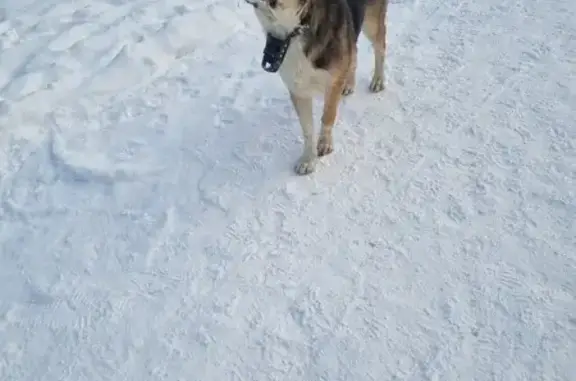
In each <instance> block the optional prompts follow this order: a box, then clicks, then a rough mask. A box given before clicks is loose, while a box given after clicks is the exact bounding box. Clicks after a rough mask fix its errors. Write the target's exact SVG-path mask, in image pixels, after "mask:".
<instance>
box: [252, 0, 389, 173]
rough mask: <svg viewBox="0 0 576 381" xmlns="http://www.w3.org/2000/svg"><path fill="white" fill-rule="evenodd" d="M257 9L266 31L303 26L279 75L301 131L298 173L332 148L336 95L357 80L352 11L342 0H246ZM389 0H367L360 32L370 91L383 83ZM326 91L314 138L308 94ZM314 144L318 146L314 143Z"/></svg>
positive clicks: (348, 89)
mask: <svg viewBox="0 0 576 381" xmlns="http://www.w3.org/2000/svg"><path fill="white" fill-rule="evenodd" d="M246 1H248V2H250V3H251V4H252V5H254V6H255V8H256V14H257V17H258V19H259V21H260V23H261V24H262V27H263V29H264V30H265V32H267V33H272V34H274V35H276V36H277V37H285V36H287V35H288V34H289V33H290V32H291V31H292V30H294V28H296V27H297V26H298V25H299V23H301V24H302V25H306V26H307V30H306V31H305V33H304V34H303V35H302V36H299V37H297V38H295V39H294V40H293V42H292V44H291V46H290V48H289V49H288V52H287V55H286V59H285V61H284V64H283V65H282V66H281V67H280V71H279V74H280V76H281V78H282V80H283V81H284V83H285V84H286V86H287V87H288V89H289V91H290V98H291V100H292V104H293V106H294V108H295V109H296V113H297V115H298V119H299V121H300V125H301V127H302V132H303V136H304V152H303V154H302V157H301V158H300V160H299V161H298V163H297V165H296V168H295V169H296V172H297V173H299V174H308V173H310V172H312V171H314V168H315V163H316V161H317V158H318V157H321V156H324V155H327V154H329V153H331V152H332V151H333V141H332V129H333V127H334V124H335V122H336V119H337V114H338V108H339V105H340V100H341V97H342V96H343V95H349V94H351V93H352V92H353V90H354V86H355V83H356V78H355V77H356V76H355V72H356V66H357V46H356V37H355V33H354V27H353V22H352V20H353V19H352V16H351V13H350V10H349V8H348V6H347V5H346V4H347V3H346V0H246ZM387 5H388V0H369V1H368V4H367V6H366V9H365V14H364V21H363V24H362V32H363V34H364V35H365V36H366V37H367V38H368V39H369V40H370V42H371V44H372V47H373V50H374V74H373V76H372V80H371V83H370V87H369V88H370V90H371V91H372V92H378V91H382V90H383V89H384V85H385V77H384V65H385V54H386V11H387ZM318 91H321V93H323V96H324V107H323V112H322V118H321V121H322V127H321V131H320V135H319V138H318V142H317V144H313V143H314V135H313V129H314V128H313V121H312V118H313V116H312V97H313V95H314V94H315V93H317V92H318ZM314 146H316V147H314Z"/></svg>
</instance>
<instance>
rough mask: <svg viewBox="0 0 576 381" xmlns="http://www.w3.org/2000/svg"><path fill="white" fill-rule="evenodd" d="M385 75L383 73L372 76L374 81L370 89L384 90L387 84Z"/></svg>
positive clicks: (375, 90) (376, 91) (373, 90)
mask: <svg viewBox="0 0 576 381" xmlns="http://www.w3.org/2000/svg"><path fill="white" fill-rule="evenodd" d="M384 82H385V81H384V77H383V76H381V75H374V77H372V81H371V82H370V91H371V92H373V93H378V92H380V91H382V90H384V88H385V85H384Z"/></svg>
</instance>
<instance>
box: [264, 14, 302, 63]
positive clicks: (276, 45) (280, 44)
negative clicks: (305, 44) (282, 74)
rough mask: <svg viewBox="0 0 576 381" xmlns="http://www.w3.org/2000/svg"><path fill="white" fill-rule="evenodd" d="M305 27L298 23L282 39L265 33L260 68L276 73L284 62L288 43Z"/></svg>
mask: <svg viewBox="0 0 576 381" xmlns="http://www.w3.org/2000/svg"><path fill="white" fill-rule="evenodd" d="M305 29H306V26H304V25H298V26H297V27H296V28H294V30H293V31H292V32H290V33H288V35H287V36H286V38H284V39H281V38H278V37H274V36H273V35H271V34H270V33H268V34H267V35H266V46H264V56H263V57H262V68H263V69H264V70H266V71H267V72H269V73H276V72H277V71H278V69H280V66H282V62H284V58H285V57H286V52H287V51H288V48H289V47H290V43H291V42H292V40H293V39H294V37H296V36H299V35H300V34H302V32H303V31H304V30H305Z"/></svg>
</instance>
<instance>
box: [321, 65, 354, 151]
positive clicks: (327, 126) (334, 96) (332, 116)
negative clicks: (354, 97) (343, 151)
mask: <svg viewBox="0 0 576 381" xmlns="http://www.w3.org/2000/svg"><path fill="white" fill-rule="evenodd" d="M347 79H348V71H346V72H343V73H339V74H338V75H337V76H336V78H335V79H334V80H333V82H332V83H331V84H330V86H328V88H327V90H326V94H325V96H324V110H323V112H322V130H321V131H320V138H319V139H318V156H324V155H328V154H330V153H332V151H333V150H334V146H333V143H332V127H334V123H335V121H336V116H337V114H338V106H339V105H340V99H341V98H342V92H343V90H344V88H345V86H346V81H347Z"/></svg>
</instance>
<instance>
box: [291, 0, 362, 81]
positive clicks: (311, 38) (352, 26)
mask: <svg viewBox="0 0 576 381" xmlns="http://www.w3.org/2000/svg"><path fill="white" fill-rule="evenodd" d="M306 3H307V4H306ZM304 4H306V5H307V6H308V8H307V9H306V13H305V14H304V15H303V18H302V23H303V24H306V25H307V26H309V29H308V31H307V33H306V37H307V38H306V44H305V47H304V53H305V54H306V55H307V56H308V57H310V58H311V60H312V64H313V65H314V67H315V68H317V69H324V70H328V69H330V68H331V66H332V64H334V63H335V62H338V61H339V60H340V59H341V57H342V56H344V55H346V54H347V53H348V52H350V51H351V50H352V49H353V45H354V44H355V43H356V40H357V38H358V34H359V33H360V30H361V28H362V19H363V17H364V9H365V6H366V0H312V1H309V2H306V1H303V5H304Z"/></svg>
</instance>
